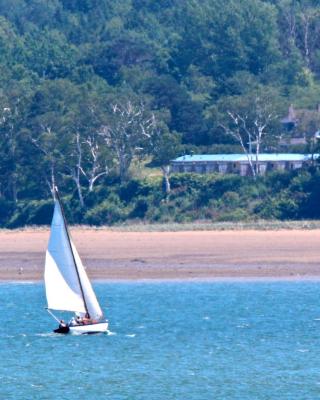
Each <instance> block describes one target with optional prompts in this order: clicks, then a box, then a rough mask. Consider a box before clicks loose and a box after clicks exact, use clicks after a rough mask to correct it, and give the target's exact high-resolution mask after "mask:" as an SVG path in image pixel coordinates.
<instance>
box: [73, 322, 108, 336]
mask: <svg viewBox="0 0 320 400" xmlns="http://www.w3.org/2000/svg"><path fill="white" fill-rule="evenodd" d="M108 325H109V324H108V322H107V321H105V322H99V323H97V324H88V325H75V326H69V333H71V334H72V335H83V334H90V333H106V332H107V331H108Z"/></svg>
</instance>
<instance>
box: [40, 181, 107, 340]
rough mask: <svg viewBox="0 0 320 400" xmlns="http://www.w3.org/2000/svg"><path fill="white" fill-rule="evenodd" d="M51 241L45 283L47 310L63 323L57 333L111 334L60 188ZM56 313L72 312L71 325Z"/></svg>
mask: <svg viewBox="0 0 320 400" xmlns="http://www.w3.org/2000/svg"><path fill="white" fill-rule="evenodd" d="M54 198H55V206H54V213H53V218H52V223H51V231H50V239H49V244H48V249H47V252H46V261H45V272H44V282H45V291H46V297H47V304H48V307H47V310H48V312H49V313H50V315H51V316H52V317H53V318H54V319H55V320H56V321H57V322H58V323H59V327H58V328H57V329H55V330H54V332H56V333H72V334H88V333H101V332H107V331H108V321H107V320H106V319H105V318H104V316H103V312H102V310H101V307H100V305H99V303H98V300H97V297H96V295H95V293H94V291H93V288H92V286H91V283H90V281H89V278H88V276H87V273H86V271H85V268H84V266H83V264H82V262H81V259H80V256H79V254H78V252H77V249H76V247H75V245H74V244H73V242H72V240H71V237H70V233H69V231H68V227H67V223H66V218H65V215H64V211H63V208H62V204H61V200H60V196H59V193H58V190H57V188H55V189H54ZM52 310H59V311H71V312H73V313H74V316H73V317H72V318H71V320H70V321H69V322H64V321H63V320H60V319H58V318H57V317H56V316H55V315H54V313H53V311H52Z"/></svg>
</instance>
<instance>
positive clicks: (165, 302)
mask: <svg viewBox="0 0 320 400" xmlns="http://www.w3.org/2000/svg"><path fill="white" fill-rule="evenodd" d="M95 287H96V290H97V294H98V296H99V299H100V300H101V303H102V305H103V307H104V308H106V306H108V317H109V320H110V330H111V331H112V332H113V334H111V335H109V336H106V335H97V336H95V335H91V336H70V335H67V336H60V335H55V334H51V333H50V331H51V329H52V328H54V327H55V323H54V321H53V320H52V319H51V317H50V316H49V315H48V314H47V313H46V311H45V310H44V306H45V298H44V294H43V287H42V285H39V284H37V285H36V284H2V285H0V293H1V296H0V311H1V315H2V325H1V332H0V355H1V357H0V382H1V388H0V398H1V399H23V400H26V399H69V400H73V399H77V400H78V399H80V398H81V399H82V398H86V399H95V400H97V399H112V400H120V399H121V400H122V399H128V400H157V399H161V400H162V399H163V400H167V399H170V400H172V399H179V400H180V399H181V400H187V399H188V400H189V399H196V400H207V399H218V400H224V399H239V400H240V399H241V400H247V399H250V400H251V399H252V400H253V399H254V400H256V399H258V400H264V399H265V400H267V399H268V400H270V399H275V400H280V399H288V400H289V399H290V400H292V399H299V400H300V399H301V400H309V399H310V400H311V399H312V400H315V399H318V398H320V283H317V282H305V283H283V282H282V283H281V282H279V283H248V282H247V283H244V282H242V283H241V282H239V283H236V282H233V283H152V284H148V283H128V284H127V283H126V284H124V283H120V284H115V283H108V284H96V285H95Z"/></svg>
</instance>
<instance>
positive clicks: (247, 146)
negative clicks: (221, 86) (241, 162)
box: [220, 88, 281, 177]
mask: <svg viewBox="0 0 320 400" xmlns="http://www.w3.org/2000/svg"><path fill="white" fill-rule="evenodd" d="M278 98H279V95H278V93H277V92H276V91H275V90H273V89H267V88H260V89H259V90H257V91H255V92H254V93H249V94H247V95H244V96H231V97H227V98H226V99H223V101H221V103H220V107H221V109H222V110H221V112H222V113H223V114H222V119H221V122H220V126H221V128H222V129H223V130H224V131H225V133H226V134H228V135H229V136H231V137H232V138H234V139H235V140H236V141H237V142H238V143H239V144H240V145H241V148H242V150H243V152H244V154H245V155H246V157H247V159H248V163H249V165H250V168H251V173H252V175H253V177H256V175H259V173H260V170H259V155H260V152H261V149H262V146H263V145H264V144H265V142H267V141H269V143H270V142H271V141H272V140H274V139H275V138H276V135H277V133H279V131H277V129H275V125H276V126H277V125H279V118H280V115H281V107H280V106H279V104H280V103H279V101H277V99H278Z"/></svg>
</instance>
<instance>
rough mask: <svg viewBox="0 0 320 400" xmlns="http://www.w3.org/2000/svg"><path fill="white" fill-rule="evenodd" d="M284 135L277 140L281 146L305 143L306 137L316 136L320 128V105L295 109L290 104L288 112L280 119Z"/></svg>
mask: <svg viewBox="0 0 320 400" xmlns="http://www.w3.org/2000/svg"><path fill="white" fill-rule="evenodd" d="M281 123H282V126H283V128H284V131H285V132H287V133H288V134H290V135H285V136H284V137H282V138H281V139H280V141H279V145H280V146H281V147H283V148H284V147H288V146H297V145H306V144H307V137H308V138H309V140H310V139H311V138H315V137H316V138H317V135H319V129H320V105H318V107H317V108H316V109H314V110H308V109H295V108H294V107H293V105H291V106H290V107H289V109H288V114H287V116H285V117H284V118H282V119H281Z"/></svg>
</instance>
